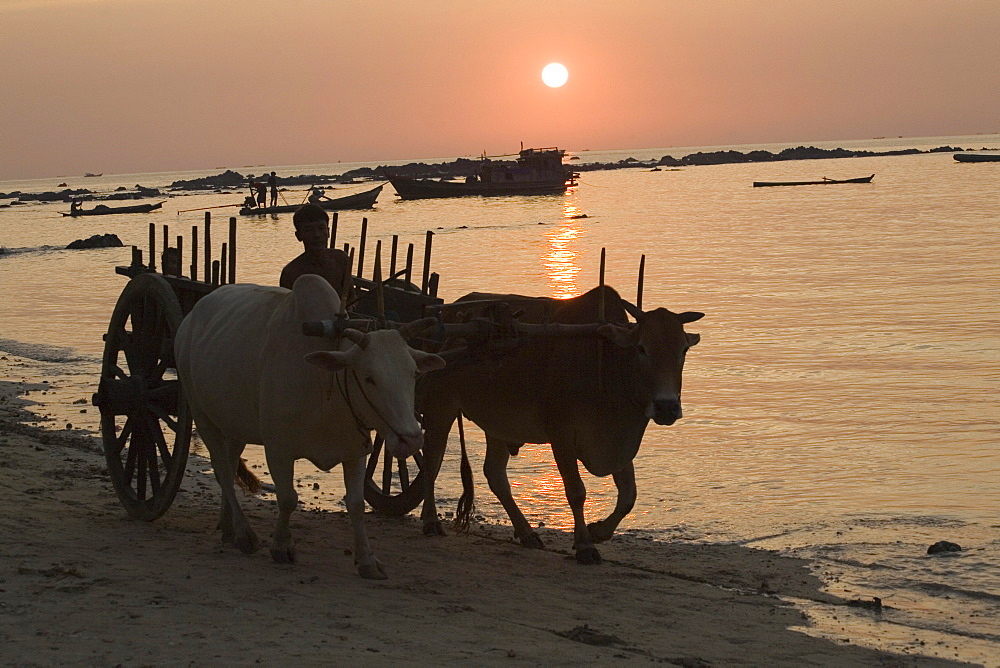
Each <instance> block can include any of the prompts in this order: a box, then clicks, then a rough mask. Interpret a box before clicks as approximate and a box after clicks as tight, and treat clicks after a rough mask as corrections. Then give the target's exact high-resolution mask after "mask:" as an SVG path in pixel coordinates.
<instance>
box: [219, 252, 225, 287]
mask: <svg viewBox="0 0 1000 668" xmlns="http://www.w3.org/2000/svg"><path fill="white" fill-rule="evenodd" d="M226 276H227V274H226V244H222V255H221V256H220V257H219V285H225V284H226Z"/></svg>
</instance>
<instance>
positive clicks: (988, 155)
mask: <svg viewBox="0 0 1000 668" xmlns="http://www.w3.org/2000/svg"><path fill="white" fill-rule="evenodd" d="M955 160H957V161H958V162H1000V151H968V152H966V153H956V154H955Z"/></svg>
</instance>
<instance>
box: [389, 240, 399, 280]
mask: <svg viewBox="0 0 1000 668" xmlns="http://www.w3.org/2000/svg"><path fill="white" fill-rule="evenodd" d="M398 246H399V235H398V234H394V235H392V255H391V259H390V260H389V275H390V276H395V275H396V249H397V247H398Z"/></svg>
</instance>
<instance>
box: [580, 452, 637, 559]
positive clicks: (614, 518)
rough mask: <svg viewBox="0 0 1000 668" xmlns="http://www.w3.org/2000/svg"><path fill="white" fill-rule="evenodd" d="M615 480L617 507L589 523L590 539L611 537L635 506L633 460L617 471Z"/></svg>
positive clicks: (598, 539) (602, 540)
mask: <svg viewBox="0 0 1000 668" xmlns="http://www.w3.org/2000/svg"><path fill="white" fill-rule="evenodd" d="M614 480H615V487H617V488H618V501H617V502H615V509H614V510H613V511H611V514H610V515H608V516H607V517H606V518H604V519H603V520H599V521H597V522H593V523H592V524H588V525H587V531H588V533H590V540H591V541H593V542H595V543H602V542H604V541H606V540H608V539H609V538H611V536H612V535H614V533H615V529H617V528H618V524H619V523H620V522H621V521H622V520H623V519H625V516H626V515H628V514H629V513H630V512H632V507H633V506H635V496H636V490H635V469H634V468H633V467H632V462H629V463H628V464H626V465H625V468H623V469H622V470H621V471H619V472H618V473H615V474H614Z"/></svg>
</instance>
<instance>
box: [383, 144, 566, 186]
mask: <svg viewBox="0 0 1000 668" xmlns="http://www.w3.org/2000/svg"><path fill="white" fill-rule="evenodd" d="M564 154H565V151H561V150H559V149H558V148H525V149H521V151H520V152H519V153H518V157H517V160H492V159H490V158H487V157H485V156H484V157H483V158H482V161H481V162H480V164H479V166H478V169H477V170H476V173H475V174H470V175H469V176H467V177H466V178H465V180H464V181H435V180H433V179H416V178H411V177H407V176H402V175H398V174H392V173H390V172H388V171H386V176H387V177H388V178H389V181H390V183H392V187H393V188H395V189H396V194H397V195H399V196H400V197H401V198H403V199H430V198H437V197H466V196H469V195H479V196H485V197H492V196H496V195H552V194H559V193H563V192H565V191H566V189H567V188H568V187H570V186H572V185H576V182H575V181H574V178H575V177H576V174H574V173H573V171H572V170H570V169H568V168H567V167H565V166H563V164H562V159H563V155H564Z"/></svg>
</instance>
